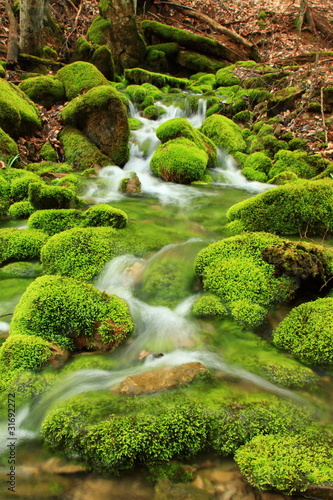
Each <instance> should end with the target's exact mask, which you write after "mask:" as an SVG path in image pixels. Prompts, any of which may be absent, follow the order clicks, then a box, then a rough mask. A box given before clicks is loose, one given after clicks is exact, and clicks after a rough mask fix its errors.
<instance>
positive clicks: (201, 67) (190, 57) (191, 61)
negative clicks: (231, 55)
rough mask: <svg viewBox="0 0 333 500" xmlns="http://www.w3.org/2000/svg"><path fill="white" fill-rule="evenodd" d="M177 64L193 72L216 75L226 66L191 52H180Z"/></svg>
mask: <svg viewBox="0 0 333 500" xmlns="http://www.w3.org/2000/svg"><path fill="white" fill-rule="evenodd" d="M176 62H177V64H179V66H182V67H183V68H186V69H187V70H189V71H191V72H193V71H195V72H196V73H197V72H204V73H216V71H218V70H219V69H220V68H223V67H224V66H225V65H226V63H225V62H224V61H220V60H218V59H214V58H213V57H207V56H205V55H203V54H199V53H198V52H193V51H189V50H180V51H179V52H178V54H177V57H176Z"/></svg>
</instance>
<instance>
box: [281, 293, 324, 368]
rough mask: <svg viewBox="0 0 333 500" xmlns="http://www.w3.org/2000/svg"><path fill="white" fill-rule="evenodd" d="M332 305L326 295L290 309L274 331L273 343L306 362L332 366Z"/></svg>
mask: <svg viewBox="0 0 333 500" xmlns="http://www.w3.org/2000/svg"><path fill="white" fill-rule="evenodd" d="M332 306H333V298H330V297H328V298H324V299H317V300H315V301H313V302H306V303H305V304H301V305H299V306H297V307H295V308H294V309H292V310H291V311H290V313H289V314H288V316H287V317H286V318H285V319H284V320H283V321H282V322H281V323H280V324H279V326H278V327H277V328H276V330H274V332H273V343H274V345H276V346H277V347H278V348H279V349H283V350H285V351H287V352H288V353H290V354H293V355H294V356H295V357H296V358H297V359H300V360H301V361H303V362H304V363H306V364H311V365H317V366H324V367H329V368H332V366H333V339H332V314H331V313H332Z"/></svg>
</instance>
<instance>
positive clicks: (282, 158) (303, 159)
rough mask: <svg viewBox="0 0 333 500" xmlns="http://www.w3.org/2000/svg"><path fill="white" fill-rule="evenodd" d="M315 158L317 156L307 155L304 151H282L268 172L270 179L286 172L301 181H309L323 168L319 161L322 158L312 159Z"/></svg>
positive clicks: (321, 162)
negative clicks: (291, 173) (294, 175)
mask: <svg viewBox="0 0 333 500" xmlns="http://www.w3.org/2000/svg"><path fill="white" fill-rule="evenodd" d="M315 156H317V155H309V153H307V152H305V151H286V150H284V149H282V150H281V151H278V152H277V153H276V155H275V160H276V161H275V163H274V165H273V167H272V169H271V171H270V177H273V176H275V175H277V174H279V173H281V172H283V171H285V170H288V171H289V172H294V173H295V174H296V175H297V176H298V177H300V178H302V179H311V178H312V177H315V176H316V175H318V174H320V172H322V171H323V170H324V168H325V164H324V162H323V161H320V160H322V158H321V157H320V158H313V157H315ZM316 159H318V161H316Z"/></svg>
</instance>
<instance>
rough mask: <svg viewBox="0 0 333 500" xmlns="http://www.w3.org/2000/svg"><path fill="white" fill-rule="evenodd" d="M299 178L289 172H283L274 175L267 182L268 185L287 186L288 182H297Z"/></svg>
mask: <svg viewBox="0 0 333 500" xmlns="http://www.w3.org/2000/svg"><path fill="white" fill-rule="evenodd" d="M298 180H299V177H298V176H297V174H295V173H294V172H290V171H289V170H284V171H283V172H281V173H280V174H276V175H275V176H274V177H272V179H270V180H269V181H268V184H277V185H283V184H289V182H297V181H298Z"/></svg>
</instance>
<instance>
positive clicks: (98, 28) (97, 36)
mask: <svg viewBox="0 0 333 500" xmlns="http://www.w3.org/2000/svg"><path fill="white" fill-rule="evenodd" d="M111 28H112V25H111V23H110V21H108V20H107V19H104V18H103V17H101V16H96V17H95V18H94V20H93V22H92V23H91V25H90V27H89V29H88V31H87V39H88V40H89V42H92V43H94V44H97V45H104V44H105V43H107V39H108V36H109V33H110V32H111Z"/></svg>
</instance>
